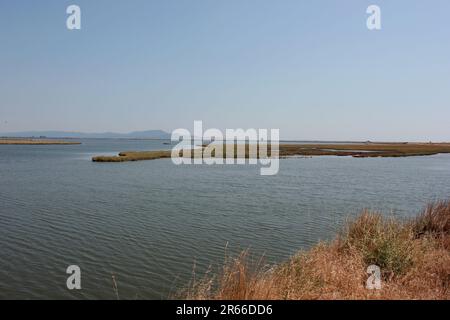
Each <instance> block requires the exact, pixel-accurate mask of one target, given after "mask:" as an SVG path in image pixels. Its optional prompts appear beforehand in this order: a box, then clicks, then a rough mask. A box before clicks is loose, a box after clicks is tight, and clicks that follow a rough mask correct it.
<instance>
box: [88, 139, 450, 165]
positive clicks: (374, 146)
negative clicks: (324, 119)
mask: <svg viewBox="0 0 450 320" xmlns="http://www.w3.org/2000/svg"><path fill="white" fill-rule="evenodd" d="M241 146H243V145H241ZM222 149H223V150H222V151H221V152H220V154H217V155H216V154H215V152H213V153H212V156H213V157H225V156H226V145H223V146H222ZM236 149H237V146H236V145H234V150H235V151H234V154H235V157H236V154H237V153H236ZM268 149H269V156H270V147H269V148H268ZM249 151H250V150H249V145H248V144H247V145H245V158H249V157H252V158H254V157H257V156H254V155H253V154H251V153H250V152H249ZM438 153H450V143H358V144H356V143H355V144H280V146H279V156H280V157H281V158H283V157H290V156H352V157H357V158H367V157H409V156H426V155H434V154H438ZM170 154H171V151H169V150H166V151H129V152H121V153H119V155H118V156H96V157H93V158H92V161H95V162H124V161H139V160H155V159H161V158H170Z"/></svg>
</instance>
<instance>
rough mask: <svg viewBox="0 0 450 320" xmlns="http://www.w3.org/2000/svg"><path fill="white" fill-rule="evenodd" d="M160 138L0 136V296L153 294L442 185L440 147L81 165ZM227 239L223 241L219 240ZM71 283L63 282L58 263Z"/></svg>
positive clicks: (396, 209) (420, 199)
mask: <svg viewBox="0 0 450 320" xmlns="http://www.w3.org/2000/svg"><path fill="white" fill-rule="evenodd" d="M168 147H170V146H168V145H165V144H163V141H138V140H84V141H83V144H82V145H72V146H5V145H3V146H1V145H0V298H27V299H28V298H30V299H36V298H47V299H51V298H57V299H60V298H62V299H64V298H106V299H114V298H115V293H114V290H113V288H112V287H113V284H112V275H113V274H114V275H115V278H116V280H117V285H118V290H119V295H120V298H122V299H134V298H149V299H165V298H168V297H170V296H171V295H172V294H174V293H175V292H177V290H178V289H179V288H180V286H183V285H185V284H187V282H188V281H189V280H190V279H191V276H192V272H193V267H194V265H195V266H196V273H200V274H201V272H202V270H204V269H205V268H206V267H207V266H209V265H217V264H219V263H220V262H221V261H223V257H224V254H225V253H224V252H225V248H226V247H227V250H228V251H229V252H237V251H239V250H241V249H243V248H248V247H250V248H251V249H252V251H253V252H254V253H255V254H256V255H260V254H263V253H265V255H266V257H267V260H268V262H276V261H281V260H282V259H285V258H287V257H288V256H289V255H291V254H293V253H294V252H296V251H297V250H298V249H300V248H307V247H309V246H310V245H312V244H314V243H316V242H317V240H319V239H329V238H330V237H332V236H333V234H334V232H335V231H336V229H337V228H338V226H339V224H340V223H341V222H342V221H343V220H344V219H346V218H347V217H348V216H351V215H354V214H356V213H357V212H358V211H359V210H361V209H363V208H372V209H376V210H381V211H383V212H384V213H386V214H392V215H398V216H409V215H413V214H415V213H416V212H417V211H418V210H419V209H420V208H421V207H423V206H424V205H425V203H426V202H427V201H430V200H436V199H442V198H448V196H449V195H450V155H436V156H431V157H411V158H380V159H376V158H374V159H370V158H369V159H354V158H348V157H315V158H312V159H309V158H308V159H301V158H300V159H299V158H296V159H283V160H280V172H279V174H278V175H276V176H260V175H259V168H258V167H257V166H207V165H197V166H186V165H185V166H175V165H173V164H172V162H171V161H170V160H168V159H162V160H155V161H142V162H128V163H93V162H91V161H90V158H91V157H92V156H93V155H99V154H115V153H117V152H119V151H126V150H152V149H154V150H158V149H167V148H168ZM227 244H228V246H227ZM72 264H76V265H79V266H80V267H81V270H82V290H79V291H68V290H67V288H66V276H67V275H66V273H65V270H66V268H67V266H69V265H72Z"/></svg>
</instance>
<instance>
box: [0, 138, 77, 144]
mask: <svg viewBox="0 0 450 320" xmlns="http://www.w3.org/2000/svg"><path fill="white" fill-rule="evenodd" d="M74 144H81V142H78V141H67V140H60V139H48V138H28V139H24V138H0V145H74Z"/></svg>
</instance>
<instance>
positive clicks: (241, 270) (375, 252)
mask: <svg viewBox="0 0 450 320" xmlns="http://www.w3.org/2000/svg"><path fill="white" fill-rule="evenodd" d="M449 218H450V202H449V201H446V202H438V203H436V204H431V205H429V206H428V207H427V209H425V210H424V212H423V213H422V214H420V215H419V216H418V217H417V218H415V219H413V220H408V221H399V220H394V219H393V218H385V217H383V216H382V215H380V214H377V213H371V212H367V211H365V212H363V213H362V214H361V215H360V216H359V217H357V218H356V219H354V220H352V221H350V222H349V223H348V224H347V225H346V227H345V228H344V229H343V230H342V232H341V233H340V234H339V235H338V236H337V237H336V238H335V239H334V240H333V241H331V242H329V243H319V244H318V245H316V246H314V247H313V248H312V249H310V250H309V251H304V252H300V253H298V254H297V255H295V256H293V257H292V258H291V259H289V261H287V262H285V263H283V264H280V265H276V266H267V265H265V264H264V263H263V262H262V261H263V260H262V259H259V260H256V261H254V260H252V259H251V256H250V255H249V253H248V251H245V252H243V253H242V254H241V255H240V256H238V257H236V258H230V257H228V258H227V259H226V261H225V263H224V266H223V267H222V268H221V270H220V272H219V273H217V274H212V273H211V271H210V272H208V273H207V274H206V275H205V276H204V277H203V278H202V279H200V280H197V279H194V280H193V281H192V282H191V284H190V285H189V286H188V288H187V289H186V290H184V291H183V292H182V297H183V298H186V299H225V300H235V299H244V300H256V299H445V300H448V299H449V298H450V291H449V287H450V251H449V247H448V243H449V242H450V241H449V238H450V233H449ZM371 264H376V265H378V266H380V268H381V271H382V289H381V290H368V289H366V288H365V284H366V280H367V278H368V276H369V275H368V274H366V270H367V267H368V266H369V265H371Z"/></svg>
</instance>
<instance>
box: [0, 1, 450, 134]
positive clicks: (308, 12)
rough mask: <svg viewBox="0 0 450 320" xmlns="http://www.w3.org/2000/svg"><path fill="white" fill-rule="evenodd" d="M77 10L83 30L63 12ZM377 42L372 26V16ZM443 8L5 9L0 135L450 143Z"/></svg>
mask: <svg viewBox="0 0 450 320" xmlns="http://www.w3.org/2000/svg"><path fill="white" fill-rule="evenodd" d="M71 4H76V5H78V6H79V7H80V8H81V30H68V29H67V28H66V19H67V17H68V14H66V8H67V7H68V6H69V5H71ZM372 4H375V5H378V6H379V7H380V9H381V23H382V25H381V26H382V29H381V30H375V31H370V30H368V28H367V26H366V20H367V18H368V16H369V15H368V14H367V13H366V9H367V7H368V6H369V5H372ZM449 13H450V2H449V1H448V0H431V1H423V0H408V1H406V0H396V1H387V0H370V1H366V0H345V1H343V0H292V1H291V0H279V1H275V0H270V1H269V0H227V1H225V0H214V1H212V0H178V1H175V0H158V1H157V0H142V1H141V0H132V1H125V0H110V1H105V0H95V1H93V0H86V1H85V0H71V1H65V0H53V1H50V0H42V1H39V2H38V1H32V0H17V1H13V0H0V132H14V131H30V130H64V131H84V132H104V131H116V132H129V131H137V130H149V129H162V130H165V131H168V132H171V131H172V130H173V129H176V128H187V129H189V130H193V122H194V120H202V121H203V125H204V127H205V128H218V129H221V130H225V128H230V129H232V128H244V129H248V128H267V129H271V128H278V129H280V136H281V138H282V139H299V140H363V141H365V140H372V141H406V140H409V141H430V140H431V141H450V21H449V19H448V16H449Z"/></svg>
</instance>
